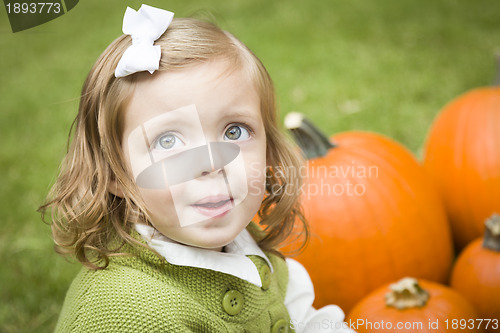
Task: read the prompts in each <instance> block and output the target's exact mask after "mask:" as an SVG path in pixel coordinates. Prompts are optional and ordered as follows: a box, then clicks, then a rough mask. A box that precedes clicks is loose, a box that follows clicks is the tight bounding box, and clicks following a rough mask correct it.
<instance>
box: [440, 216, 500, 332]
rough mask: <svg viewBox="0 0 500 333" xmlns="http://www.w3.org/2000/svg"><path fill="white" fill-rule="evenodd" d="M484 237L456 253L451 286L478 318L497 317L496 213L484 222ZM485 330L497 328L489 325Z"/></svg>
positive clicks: (499, 232)
mask: <svg viewBox="0 0 500 333" xmlns="http://www.w3.org/2000/svg"><path fill="white" fill-rule="evenodd" d="M485 225H486V228H485V233H484V237H483V238H480V239H477V240H475V241H473V242H472V243H471V244H469V245H468V246H467V247H466V248H465V249H464V251H463V252H462V253H461V254H460V256H459V257H458V259H457V261H456V263H455V266H454V267H453V272H452V275H451V283H450V284H451V286H452V287H453V288H454V289H456V290H458V291H459V292H460V293H461V294H462V295H464V296H465V297H466V298H467V299H468V300H469V301H470V302H471V303H472V304H473V305H474V306H475V308H476V309H477V310H478V312H479V315H480V317H481V318H484V319H495V318H496V319H498V320H500V215H497V214H494V215H493V216H491V217H490V218H489V219H488V220H487V221H486V223H485ZM487 331H488V332H500V327H498V325H497V329H495V327H494V326H493V325H491V326H490V327H489V329H488V330H487Z"/></svg>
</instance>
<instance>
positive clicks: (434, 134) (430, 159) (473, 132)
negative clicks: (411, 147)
mask: <svg viewBox="0 0 500 333" xmlns="http://www.w3.org/2000/svg"><path fill="white" fill-rule="evenodd" d="M424 164H425V167H426V169H427V170H428V171H429V173H430V175H431V177H432V178H433V180H434V181H435V183H436V184H437V186H438V189H439V191H440V193H441V194H442V197H443V199H444V203H445V206H446V210H447V212H448V216H449V219H450V223H451V224H452V233H453V238H454V241H455V244H456V247H457V249H463V248H464V247H465V246H466V245H467V244H468V243H469V242H471V241H472V240H474V239H476V238H478V237H481V236H482V234H483V232H484V220H485V219H486V218H487V217H488V216H490V215H491V214H493V213H494V212H500V88H499V87H494V88H481V89H476V90H473V91H471V92H468V93H466V94H464V95H462V96H460V97H458V98H457V99H456V100H454V101H452V102H451V103H450V104H448V105H447V106H446V107H445V108H444V109H443V110H442V111H441V113H440V114H439V115H438V117H437V118H436V120H435V121H434V124H433V126H432V128H431V130H430V133H429V136H428V139H427V144H426V148H425V158H424Z"/></svg>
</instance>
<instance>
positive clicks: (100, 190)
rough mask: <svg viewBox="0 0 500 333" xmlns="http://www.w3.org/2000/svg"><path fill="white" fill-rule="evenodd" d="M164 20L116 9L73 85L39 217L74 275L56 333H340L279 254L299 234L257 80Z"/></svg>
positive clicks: (248, 68)
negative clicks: (78, 86) (101, 44)
mask: <svg viewBox="0 0 500 333" xmlns="http://www.w3.org/2000/svg"><path fill="white" fill-rule="evenodd" d="M172 16H173V14H172V13H170V12H167V11H164V10H160V9H157V8H153V7H149V6H145V5H143V6H142V7H141V9H140V10H139V11H138V12H135V11H134V10H132V9H130V8H128V9H127V12H126V14H125V18H124V22H123V32H124V35H123V36H121V37H119V38H118V39H116V40H115V41H114V42H113V43H111V45H110V46H109V47H108V48H107V49H106V50H105V51H104V53H103V54H102V55H101V56H100V57H99V59H98V60H97V62H96V63H95V65H94V67H93V68H92V70H91V71H90V73H89V75H88V77H87V80H86V81H85V84H84V86H83V90H82V97H81V103H80V107H79V112H78V115H77V117H76V120H75V123H74V138H73V141H72V143H71V145H70V147H69V151H68V154H67V156H66V158H65V160H64V163H63V165H62V170H61V173H60V175H59V177H58V179H57V182H56V184H55V185H54V187H53V189H52V191H51V195H50V199H49V202H48V203H47V204H46V205H44V206H43V207H42V208H41V210H42V212H46V211H47V210H49V209H50V210H51V213H52V214H51V215H52V229H53V237H54V241H55V243H56V249H57V250H58V252H60V253H62V254H65V255H73V256H75V257H76V258H77V260H78V261H80V262H81V263H82V264H83V265H84V267H83V268H82V270H81V271H80V273H79V274H78V276H77V277H76V278H75V280H74V281H73V283H72V285H71V287H70V289H69V291H68V293H67V296H66V300H65V303H64V306H63V309H62V312H61V314H60V317H59V321H58V324H57V328H56V331H57V332H269V331H270V330H271V331H272V332H292V331H294V330H295V331H316V330H322V331H325V332H335V331H349V330H348V329H347V328H345V324H343V318H344V317H343V313H342V311H341V310H340V309H339V308H338V307H336V306H327V307H325V308H322V309H320V310H315V309H313V308H312V302H313V299H314V294H313V287H312V284H311V281H310V279H309V276H308V274H307V272H306V271H305V270H304V268H303V267H302V266H301V265H300V264H298V263H297V262H296V261H293V260H291V259H287V260H284V258H283V256H282V255H281V254H280V253H279V252H278V250H277V248H278V245H279V244H280V243H282V242H283V241H284V240H285V239H286V238H287V237H288V236H289V235H290V233H291V231H292V229H294V223H295V222H296V221H300V222H301V223H303V224H304V225H303V227H304V228H303V230H304V232H305V233H306V234H307V227H306V226H305V223H304V222H303V221H304V220H303V217H302V214H301V209H300V204H299V193H300V191H299V187H300V185H301V182H300V179H298V178H297V175H298V173H297V172H287V170H298V168H299V167H300V165H301V164H300V162H301V161H300V159H299V158H298V157H297V153H296V151H295V150H294V148H293V147H291V146H290V145H289V144H288V142H287V141H286V140H285V138H284V136H283V134H282V133H281V132H280V131H279V129H278V125H277V115H276V109H275V100H274V91H273V85H272V81H271V79H270V77H269V75H268V73H267V71H266V69H265V68H264V66H263V65H262V64H261V62H260V61H259V60H258V59H257V58H256V57H255V55H254V54H253V53H251V51H249V50H248V49H247V48H246V47H245V46H244V45H243V44H242V43H241V42H240V41H239V40H237V39H236V38H235V37H234V36H232V35H231V34H229V33H228V32H225V31H223V30H220V29H219V28H218V27H216V26H214V25H213V24H210V23H207V22H202V21H198V20H195V19H174V20H172ZM256 213H258V214H259V220H260V226H257V224H255V223H253V222H250V221H251V220H252V218H253V217H254V215H255V214H256Z"/></svg>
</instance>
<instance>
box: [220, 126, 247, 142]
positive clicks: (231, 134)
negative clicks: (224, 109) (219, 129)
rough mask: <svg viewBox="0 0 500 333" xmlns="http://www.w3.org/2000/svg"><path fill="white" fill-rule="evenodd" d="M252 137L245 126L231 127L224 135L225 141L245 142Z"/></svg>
mask: <svg viewBox="0 0 500 333" xmlns="http://www.w3.org/2000/svg"><path fill="white" fill-rule="evenodd" d="M249 137H250V133H249V132H248V130H247V129H246V128H245V127H244V126H240V125H231V126H229V127H228V128H227V130H226V132H225V133H224V140H231V141H243V140H246V139H248V138H249Z"/></svg>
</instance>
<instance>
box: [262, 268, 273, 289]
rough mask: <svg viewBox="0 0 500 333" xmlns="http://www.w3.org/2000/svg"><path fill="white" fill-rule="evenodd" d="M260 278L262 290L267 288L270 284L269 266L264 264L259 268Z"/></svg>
mask: <svg viewBox="0 0 500 333" xmlns="http://www.w3.org/2000/svg"><path fill="white" fill-rule="evenodd" d="M259 275H260V280H261V281H262V290H267V289H269V286H270V285H271V270H270V269H269V266H267V265H264V266H262V267H261V268H260V270H259Z"/></svg>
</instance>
